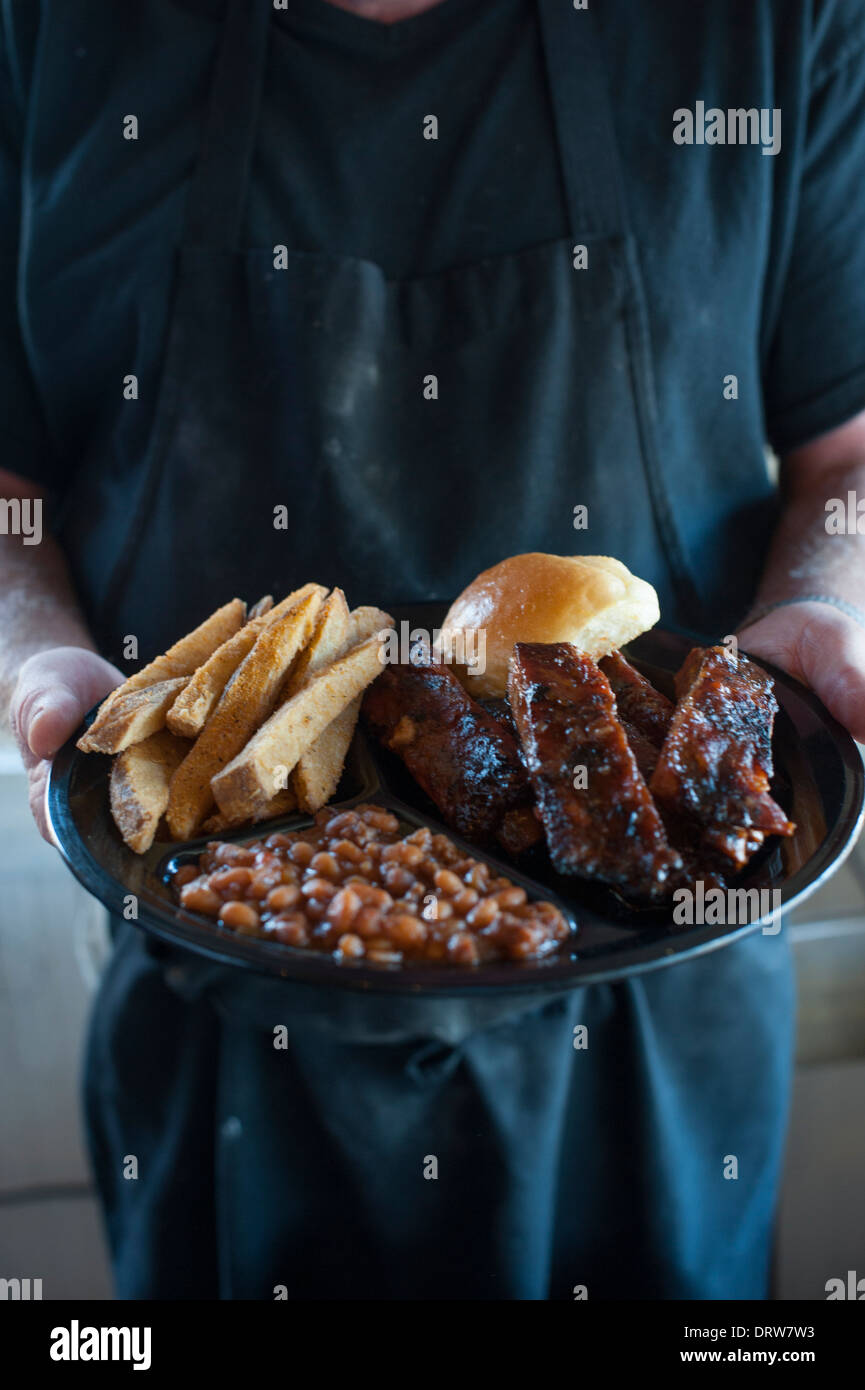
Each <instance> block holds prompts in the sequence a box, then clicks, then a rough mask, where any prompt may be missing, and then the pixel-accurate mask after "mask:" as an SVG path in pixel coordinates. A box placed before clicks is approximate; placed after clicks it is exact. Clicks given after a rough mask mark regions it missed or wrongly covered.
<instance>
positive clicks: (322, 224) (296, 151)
mask: <svg viewBox="0 0 865 1390" xmlns="http://www.w3.org/2000/svg"><path fill="white" fill-rule="evenodd" d="M270 60H271V77H272V81H271V82H270V83H269V85H268V99H269V103H270V111H269V118H268V120H267V122H266V124H265V125H263V126H262V130H261V136H262V139H261V143H260V145H259V163H258V171H257V177H256V179H255V181H254V184H253V191H252V198H251V205H250V224H249V229H248V230H249V234H250V240H252V241H255V239H256V237H257V236H260V235H262V234H263V229H264V228H265V227H266V226H269V227H270V228H271V230H272V232H273V237H274V240H275V241H277V242H284V243H286V244H287V245H289V246H292V247H293V248H295V249H297V250H302V251H318V250H321V249H326V250H328V251H330V252H333V253H334V254H335V255H343V256H352V257H357V258H360V259H362V260H369V261H374V262H375V263H376V264H377V265H380V266H381V267H382V269H383V270H384V272H385V274H386V275H387V276H388V278H389V279H407V278H414V277H416V276H419V275H431V274H435V273H436V272H438V271H441V270H446V269H449V268H451V267H454V266H459V265H460V264H462V263H463V262H465V261H478V260H483V259H484V258H485V257H487V256H498V255H504V254H506V253H508V252H510V251H515V250H519V249H521V248H523V247H525V246H531V245H533V244H534V243H537V242H542V241H552V240H554V239H556V238H558V237H562V236H566V235H567V232H568V224H567V216H566V213H565V207H564V193H563V190H562V186H561V176H560V172H559V164H558V158H557V152H556V145H555V140H554V138H553V119H552V111H551V109H550V101H549V96H548V93H547V86H546V81H545V76H544V64H543V58H542V54H541V44H540V34H539V30H538V24H537V20H536V15H535V9H534V5H533V4H532V3H530V0H496V3H494V4H489V0H443V3H441V4H439V5H437V6H435V7H434V8H433V9H431V10H427V11H425V12H424V13H423V14H420V15H418V16H416V17H415V18H413V19H410V20H407V21H404V22H401V23H398V24H376V23H371V22H370V21H369V20H365V19H360V18H358V16H356V15H354V14H351V13H349V12H348V11H346V10H341V9H338V8H337V7H336V6H335V5H331V4H328V3H326V2H325V0H290V3H289V8H288V9H287V10H282V11H279V12H278V24H277V26H276V33H275V35H274V38H273V42H272V44H271V53H270ZM429 117H432V118H433V119H434V122H435V125H433V124H432V122H430V121H428V120H427V118H429ZM425 130H426V132H427V133H426V134H425ZM433 132H434V133H435V138H430V136H431V135H432V133H433Z"/></svg>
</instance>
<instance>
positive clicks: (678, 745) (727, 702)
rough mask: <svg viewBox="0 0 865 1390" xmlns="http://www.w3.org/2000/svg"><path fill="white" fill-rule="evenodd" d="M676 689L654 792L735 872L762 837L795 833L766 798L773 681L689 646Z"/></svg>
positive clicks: (721, 654)
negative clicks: (675, 699)
mask: <svg viewBox="0 0 865 1390" xmlns="http://www.w3.org/2000/svg"><path fill="white" fill-rule="evenodd" d="M676 692H677V695H678V697H679V699H678V704H677V706H676V710H675V713H674V715H673V718H672V721H671V723H670V729H669V732H668V734H667V737H666V739H665V741H664V746H663V748H662V750H661V755H660V758H659V759H658V765H657V767H656V768H655V771H654V774H653V776H652V780H651V784H650V785H651V789H652V792H653V794H654V795H655V796H656V797H657V799H658V802H659V804H660V805H661V806H663V807H664V808H665V810H667V811H669V812H673V813H675V814H676V815H679V816H683V817H686V818H687V819H688V820H689V821H690V822H691V823H696V825H697V826H698V827H700V829H701V830H702V842H703V844H704V845H705V848H706V849H707V850H708V851H713V852H715V853H717V854H719V855H720V856H721V857H722V858H723V859H725V860H726V861H727V862H728V863H731V864H733V865H734V866H735V867H737V868H740V867H741V866H742V864H744V863H746V862H747V859H748V858H749V856H750V854H752V853H753V851H754V849H756V848H757V845H758V844H759V843H760V842H761V841H762V838H763V837H764V835H766V834H769V835H792V834H793V831H794V830H795V826H794V825H793V824H792V823H791V822H790V821H788V819H787V817H786V816H785V814H784V812H783V811H782V810H781V807H780V806H779V805H778V804H777V802H775V801H774V800H773V799H772V797H771V796H770V794H769V783H770V779H771V776H772V725H773V722H774V718H775V714H776V713H777V709H778V704H777V701H776V699H775V696H774V693H773V682H772V679H771V677H770V676H768V675H767V674H766V673H765V671H762V670H761V669H760V668H759V666H755V665H754V663H753V662H751V661H748V659H747V658H746V657H744V656H740V657H739V658H738V661H737V660H736V658H735V657H733V656H732V655H731V654H730V652H728V651H727V649H726V648H725V647H706V648H702V647H695V648H694V650H693V651H692V652H691V653H690V654H689V656H688V657H687V658H686V660H685V662H684V664H683V665H682V668H681V670H680V671H679V673H678V675H677V676H676ZM745 832H748V833H745ZM755 832H762V833H761V834H759V835H758V834H756V833H755Z"/></svg>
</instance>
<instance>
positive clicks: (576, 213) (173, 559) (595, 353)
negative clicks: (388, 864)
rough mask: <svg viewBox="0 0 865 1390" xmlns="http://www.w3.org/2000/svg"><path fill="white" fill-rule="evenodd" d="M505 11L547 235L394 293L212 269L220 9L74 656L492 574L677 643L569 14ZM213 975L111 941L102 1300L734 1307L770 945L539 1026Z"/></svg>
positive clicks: (753, 1224) (327, 264)
mask: <svg viewBox="0 0 865 1390" xmlns="http://www.w3.org/2000/svg"><path fill="white" fill-rule="evenodd" d="M539 14H540V19H541V24H542V28H543V38H544V49H545V55H546V61H547V70H548V76H549V82H550V90H551V95H552V99H553V109H554V115H555V126H556V133H557V138H558V143H559V152H560V158H561V165H562V173H563V181H564V186H565V189H566V194H567V202H568V211H569V216H570V225H571V237H570V238H569V239H568V240H567V241H566V242H553V243H547V244H544V245H541V246H537V247H532V248H529V249H528V250H525V251H521V252H519V253H517V254H514V255H510V256H503V257H497V258H494V259H490V260H487V261H484V262H480V263H477V264H475V265H470V266H468V267H464V268H460V269H458V270H454V271H449V272H446V273H443V274H440V275H433V276H425V277H423V278H422V279H418V280H414V281H407V282H406V281H400V282H394V281H388V280H387V279H386V278H385V277H384V276H383V274H382V273H381V271H380V269H379V268H378V267H377V266H375V265H373V264H371V263H370V262H365V261H357V260H350V259H346V258H339V257H333V256H329V255H327V254H308V253H297V252H294V251H293V250H292V249H291V248H288V254H287V256H286V257H284V258H280V259H278V260H277V262H276V263H275V260H274V249H273V248H271V247H266V248H262V249H254V250H246V249H242V248H240V245H239V243H240V233H241V227H242V217H243V209H244V204H245V193H246V187H247V184H248V181H249V176H250V168H251V162H252V151H253V148H254V137H255V128H256V118H257V112H258V106H259V96H260V90H261V83H262V79H263V73H264V68H265V62H266V53H267V36H268V29H269V23H270V20H271V18H272V15H271V7H270V4H269V2H268V0H257V2H256V3H251V0H234V2H233V3H231V4H230V6H229V9H228V15H227V19H226V22H225V28H224V35H223V40H222V44H221V49H220V54H219V59H218V62H217V66H216V70H215V77H214V83H213V91H212V99H211V105H210V110H209V114H208V117H207V121H206V126H205V130H204V133H203V137H202V143H201V153H200V158H199V163H198V167H197V169H196V172H195V175H194V178H193V181H192V184H191V188H190V194H189V203H188V209H187V217H186V224H185V233H184V239H183V245H182V247H181V249H180V254H179V258H178V279H177V285H176V293H175V308H174V314H173V321H172V326H171V331H170V337H169V342H168V346H167V354H166V362H165V373H164V378H163V381H162V386H161V392H160V398H159V405H158V409H157V412H156V417H155V420H154V425H153V431H152V436H151V439H150V443H149V447H148V450H147V456H146V459H145V463H144V466H143V468H142V470H141V474H140V477H137V478H135V479H134V480H128V479H127V480H113V484H112V480H105V483H104V486H102V487H101V490H100V494H99V498H100V500H99V501H98V502H96V503H94V499H93V498H92V497H91V498H90V500H89V502H88V501H87V497H86V493H87V489H86V487H84V488H83V489H81V490H80V491H81V497H80V500H79V502H78V504H77V506H76V507H75V508H74V509H73V512H72V514H71V517H70V522H69V524H68V526H67V544H68V547H69V549H70V553H71V557H72V562H73V569H74V571H75V573H76V577H77V579H78V582H79V585H80V586H81V589H82V592H83V594H84V597H85V602H86V605H87V607H88V609H89V611H90V612H91V613H94V614H97V615H98V622H97V626H98V631H99V634H100V638H101V640H102V643H103V646H104V647H105V649H106V650H107V651H108V652H109V653H111V654H116V653H117V651H118V649H119V646H120V643H121V639H122V638H123V636H124V635H125V634H127V633H135V634H137V635H138V637H139V640H140V643H141V650H142V653H143V654H146V653H149V652H151V651H155V650H156V649H161V648H163V647H164V646H165V644H166V643H167V642H168V641H169V640H171V638H172V637H174V636H175V635H176V634H177V632H179V631H181V630H184V629H185V628H187V627H189V626H192V625H193V624H194V623H195V622H197V621H199V620H200V619H201V617H202V616H203V615H204V614H205V613H206V612H208V611H210V610H211V609H212V608H213V607H214V606H215V605H216V604H217V603H219V602H221V601H224V600H225V599H226V598H228V597H230V596H231V595H233V594H235V593H237V594H239V595H241V596H243V597H246V598H248V599H250V600H252V599H255V598H257V597H258V595H259V594H260V593H263V592H266V591H271V592H273V593H275V594H276V595H281V594H283V593H285V592H286V591H287V590H288V589H290V588H291V587H294V586H296V585H298V584H300V583H302V582H304V581H306V580H308V579H311V578H315V579H317V580H320V581H321V582H324V583H328V584H340V585H342V586H343V587H344V588H345V589H346V590H347V593H348V597H349V600H350V602H351V603H353V604H354V603H380V604H385V605H386V604H387V602H389V601H391V602H393V601H396V600H399V599H415V600H419V599H429V598H434V597H436V598H444V597H448V596H449V595H452V594H453V593H455V592H456V591H458V590H459V589H460V588H462V587H463V586H464V584H465V583H466V582H467V581H468V580H469V579H470V578H471V577H472V575H473V574H474V573H475V572H476V571H478V570H480V569H481V568H483V567H484V566H486V565H489V564H491V563H494V562H495V561H496V560H498V559H501V558H502V557H503V556H505V555H508V554H512V553H517V552H519V551H524V550H550V551H554V552H559V553H568V552H575V551H579V550H583V551H587V552H590V553H607V554H613V555H616V556H618V557H619V558H621V559H622V560H624V561H625V562H626V563H627V564H628V565H629V566H630V567H631V568H632V569H634V570H635V571H636V572H637V573H639V574H641V575H644V576H645V577H646V578H649V579H651V580H652V581H653V582H654V583H655V585H656V587H657V588H658V590H659V592H660V596H661V601H662V607H663V611H664V613H665V616H666V617H667V618H668V620H670V619H675V618H678V619H679V620H685V621H687V620H689V619H690V620H691V621H695V620H697V615H696V614H695V611H694V608H693V606H689V605H691V604H692V591H691V585H690V580H689V576H688V574H687V573H686V568H685V565H684V562H683V559H682V554H681V550H680V546H679V543H678V540H677V537H676V535H675V534H674V531H673V528H672V524H671V521H670V514H669V509H668V506H667V502H666V497H665V492H664V485H663V478H662V475H661V471H660V469H659V466H658V451H657V442H656V440H655V438H654V429H653V423H654V421H653V397H652V383H651V371H650V360H649V352H648V334H647V326H646V314H645V306H644V302H643V296H642V290H641V285H640V276H639V266H638V260H637V256H636V251H635V243H634V239H633V237H632V235H631V234H630V232H629V230H628V227H627V223H626V216H625V207H624V200H623V197H622V185H621V178H620V174H619V170H618V158H617V151H616V145H615V139H614V135H613V126H612V119H611V113H610V109H609V100H608V96H607V93H606V90H605V83H604V77H603V71H602V67H601V63H600V55H599V47H598V42H597V37H596V34H595V31H594V20H593V17H592V15H591V13H590V12H588V11H577V10H574V9H573V7H572V6H571V5H570V4H568V3H567V0H539ZM383 215H385V214H383ZM274 241H275V244H276V245H278V243H279V237H278V235H275V237H274ZM577 246H585V247H586V249H587V266H586V268H585V269H578V268H576V267H575V264H574V261H575V247H577ZM431 375H434V376H435V377H436V379H437V382H438V398H437V399H432V400H430V399H427V398H426V397H425V394H424V384H425V381H426V380H427V379H428V378H429V377H430V376H431ZM121 481H122V485H121ZM112 486H113V487H114V492H113V493H112ZM581 505H582V506H585V507H587V508H588V523H589V524H588V530H575V529H574V508H575V507H577V506H581ZM282 507H285V508H287V509H288V516H289V529H288V530H281V529H277V528H276V527H275V526H274V518H275V516H279V512H278V510H277V511H276V512H275V509H279V508H282ZM238 976H240V972H232V971H230V970H226V969H223V968H214V967H210V966H207V965H205V964H203V963H201V962H199V961H197V960H195V959H194V958H192V957H190V956H181V955H179V954H175V955H171V954H169V955H164V956H163V955H160V956H155V955H153V954H152V953H150V952H148V950H147V949H146V947H145V946H144V944H143V942H142V938H141V936H140V934H139V933H138V932H137V931H136V929H135V928H134V927H131V926H129V925H126V926H124V927H123V928H122V929H121V931H120V933H119V936H118V942H117V947H116V951H115V956H114V959H113V962H112V964H111V966H110V967H109V970H108V972H107V975H106V978H105V981H104V983H103V986H102V991H101V997H100V999H99V1001H98V1004H97V1008H96V1011H95V1016H94V1024H93V1029H92V1033H91V1042H90V1053H89V1058H88V1076H87V1103H88V1117H89V1123H90V1132H91V1141H92V1148H93V1155H94V1161H95V1166H96V1172H97V1177H98V1181H99V1185H100V1190H101V1192H102V1196H103V1200H104V1202H105V1205H106V1210H107V1213H108V1219H109V1228H110V1232H111V1238H112V1246H113V1249H114V1254H115V1265H116V1270H117V1277H118V1287H119V1291H120V1293H121V1294H122V1295H123V1296H128V1297H150V1296H156V1297H187V1296H188V1297H210V1296H221V1297H233V1298H238V1297H239V1298H272V1297H274V1296H275V1295H274V1290H275V1289H277V1290H279V1291H283V1290H284V1291H285V1292H286V1293H287V1296H288V1297H292V1298H293V1297H321V1298H328V1297H341V1298H343V1297H344V1298H369V1297H381V1298H421V1297H435V1298H447V1297H456V1298H547V1297H553V1298H557V1297H558V1298H568V1297H572V1296H573V1295H572V1293H571V1290H572V1288H573V1287H574V1286H575V1285H578V1284H581V1285H587V1286H588V1288H589V1294H590V1296H595V1297H599V1296H607V1297H629V1296H637V1297H639V1296H644V1297H667V1296H684V1297H702V1296H705V1297H732V1296H736V1297H759V1296H761V1294H762V1292H763V1289H764V1284H765V1277H766V1255H767V1242H768V1233H769V1229H770V1223H771V1218H772V1210H773V1200H774V1185H775V1180H776V1177H777V1171H778V1164H779V1161H780V1148H781V1142H782V1136H783V1124H784V1117H785V1109H786V1103H787V1091H788V1084H789V1065H790V1063H789V1058H790V1029H791V1018H792V1009H791V991H790V972H789V958H788V954H787V951H786V948H785V946H784V945H783V944H782V943H781V942H779V941H778V940H776V939H774V938H768V937H767V938H764V937H760V936H757V937H756V938H751V939H750V940H749V941H747V942H745V943H744V944H742V945H740V946H736V947H733V948H728V949H727V950H725V951H723V952H721V953H720V954H717V955H714V956H710V957H708V958H707V959H704V960H702V961H700V962H697V963H694V964H692V965H686V966H680V967H677V968H676V969H674V970H670V971H662V972H660V973H659V974H656V975H653V976H648V977H645V978H644V979H642V980H637V981H635V982H631V983H628V984H623V985H621V986H616V987H601V988H595V989H591V990H578V991H574V992H571V993H569V994H567V995H563V996H561V997H558V998H556V999H553V1000H547V1001H546V1002H545V1003H544V1004H543V1005H539V1004H538V1002H537V999H536V998H533V997H532V996H518V997H512V998H508V999H507V1000H493V1001H489V1000H480V999H479V1000H476V1001H468V1002H457V1001H437V1002H435V1003H430V1002H423V1001H416V1000H385V999H376V998H366V997H357V996H354V995H352V994H350V993H349V992H344V991H330V992H327V991H319V990H315V989H311V988H309V987H303V986H297V985H290V984H287V983H285V984H284V983H282V982H279V983H277V984H276V985H275V984H274V983H273V982H271V981H267V980H263V979H262V980H256V979H250V978H247V977H246V976H242V977H241V978H238ZM581 1023H583V1024H587V1025H588V1026H589V1038H590V1043H589V1048H588V1050H587V1051H582V1050H581V1051H576V1050H575V1049H574V1047H573V1036H574V1031H573V1030H574V1028H575V1027H576V1025H577V1024H581ZM283 1025H284V1026H285V1027H286V1028H287V1030H288V1032H287V1037H288V1045H287V1047H286V1048H277V1047H275V1046H274V1036H275V1034H274V1030H275V1029H277V1028H279V1027H281V1026H283ZM731 1153H732V1154H736V1155H737V1157H738V1160H739V1165H740V1171H743V1170H744V1171H743V1176H742V1178H740V1179H739V1180H738V1181H725V1180H724V1178H723V1162H724V1157H725V1155H727V1154H731ZM130 1154H134V1155H135V1156H136V1157H137V1158H138V1160H139V1161H138V1176H137V1178H135V1179H134V1180H131V1179H129V1178H126V1177H124V1156H125V1155H130ZM433 1160H435V1162H434V1163H433ZM434 1171H436V1172H437V1176H433V1172H434ZM745 1174H746V1175H747V1176H745Z"/></svg>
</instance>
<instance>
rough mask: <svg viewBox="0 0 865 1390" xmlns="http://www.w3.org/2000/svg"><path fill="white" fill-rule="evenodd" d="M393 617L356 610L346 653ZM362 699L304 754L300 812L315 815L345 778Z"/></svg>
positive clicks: (297, 779) (297, 781)
mask: <svg viewBox="0 0 865 1390" xmlns="http://www.w3.org/2000/svg"><path fill="white" fill-rule="evenodd" d="M392 625H393V618H391V616H390V614H388V613H385V612H383V611H382V609H380V608H369V607H365V608H355V609H353V610H352V612H351V613H350V614H349V618H348V630H347V633H346V643H345V650H350V649H351V648H352V647H353V646H356V645H357V643H358V642H363V641H365V640H366V639H367V638H368V637H372V636H374V635H375V634H376V633H378V632H381V631H383V630H384V629H386V628H389V627H392ZM361 698H362V697H361V696H360V695H358V696H357V698H356V699H354V700H352V702H351V704H350V705H347V706H346V708H345V709H344V710H343V711H342V713H341V714H338V715H337V716H336V718H335V719H334V720H332V721H331V723H330V724H328V726H327V728H326V729H325V730H324V731H323V733H321V734H319V736H318V738H317V739H316V740H315V742H314V743H313V744H311V745H310V747H309V748H307V750H306V752H305V753H302V754H301V756H300V758H299V759H298V761H297V766H296V767H295V769H294V771H293V772H292V774H291V778H292V785H293V787H294V790H295V794H296V796H297V804H298V807H299V808H300V810H302V811H308V812H309V813H313V812H315V811H318V810H320V809H321V807H322V806H325V805H326V804H327V802H328V801H330V799H331V797H332V796H333V794H334V792H335V791H336V789H337V787H338V786H339V779H340V777H341V776H342V769H343V765H344V763H345V758H346V754H347V753H348V749H349V745H350V743H351V740H352V737H353V735H354V730H355V726H356V725H357V718H358V713H359V711H360V705H361Z"/></svg>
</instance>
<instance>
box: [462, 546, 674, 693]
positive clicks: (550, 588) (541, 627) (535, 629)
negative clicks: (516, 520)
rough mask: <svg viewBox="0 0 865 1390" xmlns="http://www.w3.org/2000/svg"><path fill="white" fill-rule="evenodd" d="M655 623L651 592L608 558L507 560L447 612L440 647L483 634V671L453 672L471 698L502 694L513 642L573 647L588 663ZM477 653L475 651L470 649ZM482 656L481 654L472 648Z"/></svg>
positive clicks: (657, 612)
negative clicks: (545, 643) (559, 644)
mask: <svg viewBox="0 0 865 1390" xmlns="http://www.w3.org/2000/svg"><path fill="white" fill-rule="evenodd" d="M659 617H660V610H659V608H658V596H657V594H656V593H655V590H654V589H653V588H652V586H651V584H647V583H646V582H645V580H643V579H637V577H636V575H633V574H631V572H630V570H629V569H628V568H627V566H626V565H623V564H622V562H621V561H620V560H613V559H612V558H611V557H610V556H609V555H543V554H540V553H537V552H535V553H532V554H528V555H512V556H511V558H510V559H509V560H502V561H501V563H500V564H498V565H493V567H492V569H488V570H484V572H483V573H482V574H479V575H478V577H477V579H475V580H473V581H472V583H471V584H470V585H469V586H468V588H467V589H464V590H463V592H462V593H461V594H460V596H459V598H458V599H456V600H455V601H454V603H453V604H451V608H450V611H449V612H448V615H447V617H446V619H445V622H444V626H443V628H442V643H443V644H444V646H445V650H447V644H449V643H450V644H452V650H453V651H454V652H455V653H457V654H458V653H459V651H460V646H459V643H460V642H464V643H465V650H466V651H467V652H468V653H471V639H468V640H467V639H466V638H465V637H463V636H462V634H466V633H471V632H473V631H477V632H479V633H480V632H481V631H483V632H484V633H485V637H486V668H485V670H484V671H483V672H482V673H481V672H476V673H474V674H473V673H472V670H471V666H469V667H468V668H466V667H461V666H459V664H458V666H457V669H458V670H459V673H460V676H461V677H462V679H463V680H464V682H465V685H466V688H467V689H468V690H469V691H470V693H471V694H472V695H474V696H475V698H487V697H492V698H495V697H499V696H503V695H504V694H505V693H506V691H507V683H508V662H509V660H510V658H511V654H512V652H513V648H514V643H515V642H573V644H574V646H575V647H579V649H580V650H581V651H584V652H587V653H588V654H589V656H591V657H594V658H595V659H596V660H597V658H598V657H602V656H607V655H608V654H609V653H610V652H611V651H614V650H615V649H616V648H617V647H622V646H624V644H625V643H626V642H630V641H632V639H633V638H634V637H638V636H639V634H640V633H641V632H645V631H646V629H647V628H650V627H652V626H654V624H655V623H656V622H657V621H658V618H659ZM478 645H479V647H480V644H478ZM480 650H481V651H482V650H483V648H480Z"/></svg>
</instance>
